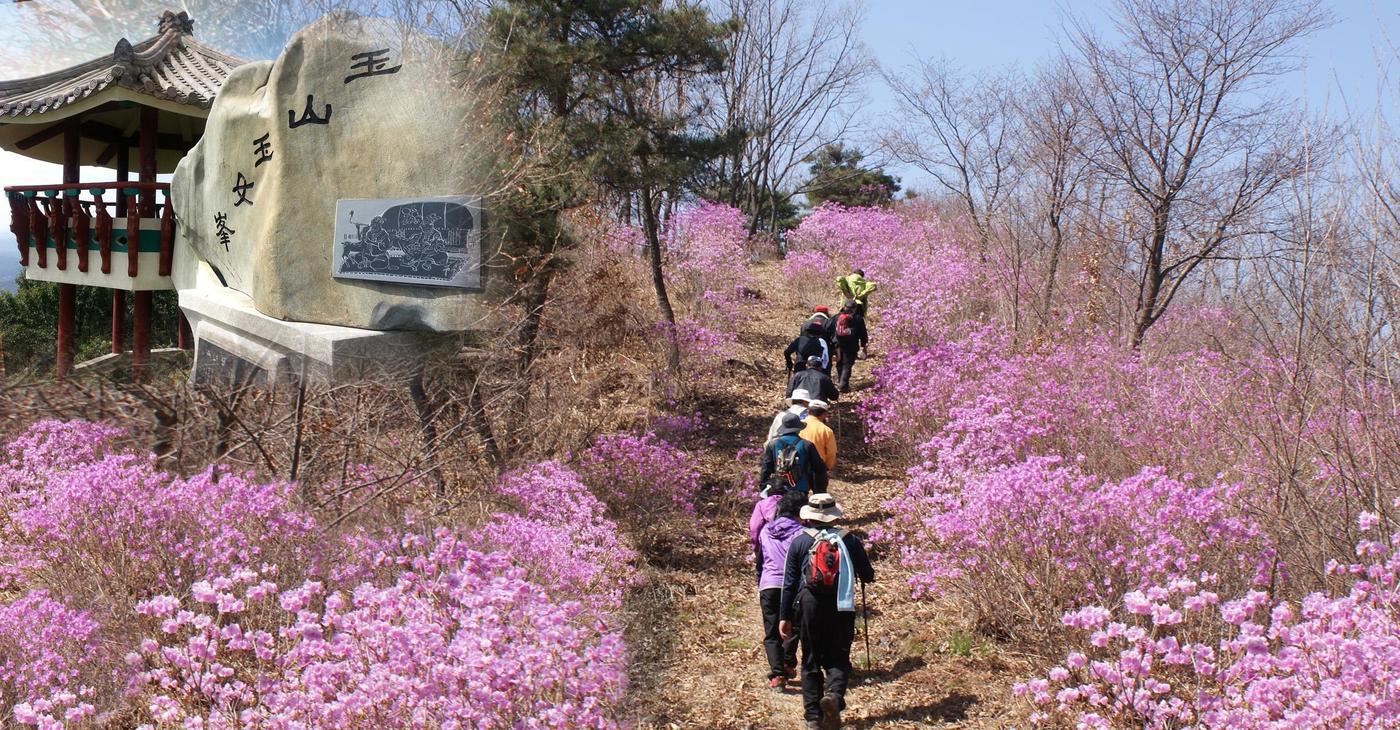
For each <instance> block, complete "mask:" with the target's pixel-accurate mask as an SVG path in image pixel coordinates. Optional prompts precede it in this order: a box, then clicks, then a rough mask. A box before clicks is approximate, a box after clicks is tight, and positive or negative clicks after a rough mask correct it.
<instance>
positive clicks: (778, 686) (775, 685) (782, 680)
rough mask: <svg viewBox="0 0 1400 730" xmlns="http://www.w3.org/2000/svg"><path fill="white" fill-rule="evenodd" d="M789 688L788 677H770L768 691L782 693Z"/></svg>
mask: <svg viewBox="0 0 1400 730" xmlns="http://www.w3.org/2000/svg"><path fill="white" fill-rule="evenodd" d="M786 686H787V677H770V678H769V679H768V689H771V690H773V691H774V692H782V691H783V688H784V687H786Z"/></svg>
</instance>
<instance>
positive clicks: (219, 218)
mask: <svg viewBox="0 0 1400 730" xmlns="http://www.w3.org/2000/svg"><path fill="white" fill-rule="evenodd" d="M214 225H216V226H218V227H219V230H218V231H216V232H215V234H214V235H216V236H218V237H219V243H221V244H223V246H224V250H225V251H227V250H228V242H229V239H230V238H232V237H233V234H235V233H237V232H238V231H235V230H233V229H232V228H229V227H228V213H223V212H219V213H215V214H214Z"/></svg>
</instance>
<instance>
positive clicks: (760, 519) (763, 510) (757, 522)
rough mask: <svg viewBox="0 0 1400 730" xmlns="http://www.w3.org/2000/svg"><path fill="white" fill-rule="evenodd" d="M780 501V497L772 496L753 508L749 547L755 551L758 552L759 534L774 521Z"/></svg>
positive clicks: (750, 521) (750, 520)
mask: <svg viewBox="0 0 1400 730" xmlns="http://www.w3.org/2000/svg"><path fill="white" fill-rule="evenodd" d="M780 499H782V497H781V496H780V495H777V494H774V495H770V496H767V497H764V498H763V499H760V500H758V504H755V505H754V506H753V514H751V515H749V545H752V546H753V549H754V550H758V535H759V533H761V532H763V528H764V527H766V526H767V525H768V523H769V522H772V521H773V515H775V514H777V513H778V500H780Z"/></svg>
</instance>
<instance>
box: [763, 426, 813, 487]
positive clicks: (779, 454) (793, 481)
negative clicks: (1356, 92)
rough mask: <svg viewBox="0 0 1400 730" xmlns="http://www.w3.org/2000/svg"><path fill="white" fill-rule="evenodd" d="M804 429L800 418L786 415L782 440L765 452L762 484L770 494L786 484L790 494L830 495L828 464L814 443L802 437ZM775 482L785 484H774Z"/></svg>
mask: <svg viewBox="0 0 1400 730" xmlns="http://www.w3.org/2000/svg"><path fill="white" fill-rule="evenodd" d="M802 427H803V423H802V419H801V418H799V417H798V416H797V414H795V413H785V414H783V423H782V427H780V428H779V429H778V437H777V438H775V439H773V443H771V444H769V445H768V446H767V447H766V448H764V449H763V466H762V468H761V469H760V470H759V472H758V483H759V484H761V485H763V488H764V492H765V493H766V494H772V493H773V492H774V491H777V488H778V487H780V486H781V485H782V484H786V486H787V490H788V491H798V492H807V491H813V492H825V491H826V486H827V473H826V462H825V461H822V455H821V452H819V451H817V447H816V446H815V445H813V444H812V442H811V441H807V440H806V439H804V438H802V437H801V436H799V435H798V434H800V433H802ZM775 481H776V482H780V483H781V484H774V483H773V482H775Z"/></svg>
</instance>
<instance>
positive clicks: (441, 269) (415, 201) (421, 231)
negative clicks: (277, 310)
mask: <svg viewBox="0 0 1400 730" xmlns="http://www.w3.org/2000/svg"><path fill="white" fill-rule="evenodd" d="M481 226H482V211H481V201H480V200H479V199H477V198H468V197H449V198H400V199H398V200H339V201H336V206H335V243H334V250H333V251H332V258H331V276H334V277H336V278H338V279H368V280H370V281H392V282H397V283H400V284H417V285H420V286H449V287H457V288H462V289H479V288H480V287H481Z"/></svg>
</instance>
